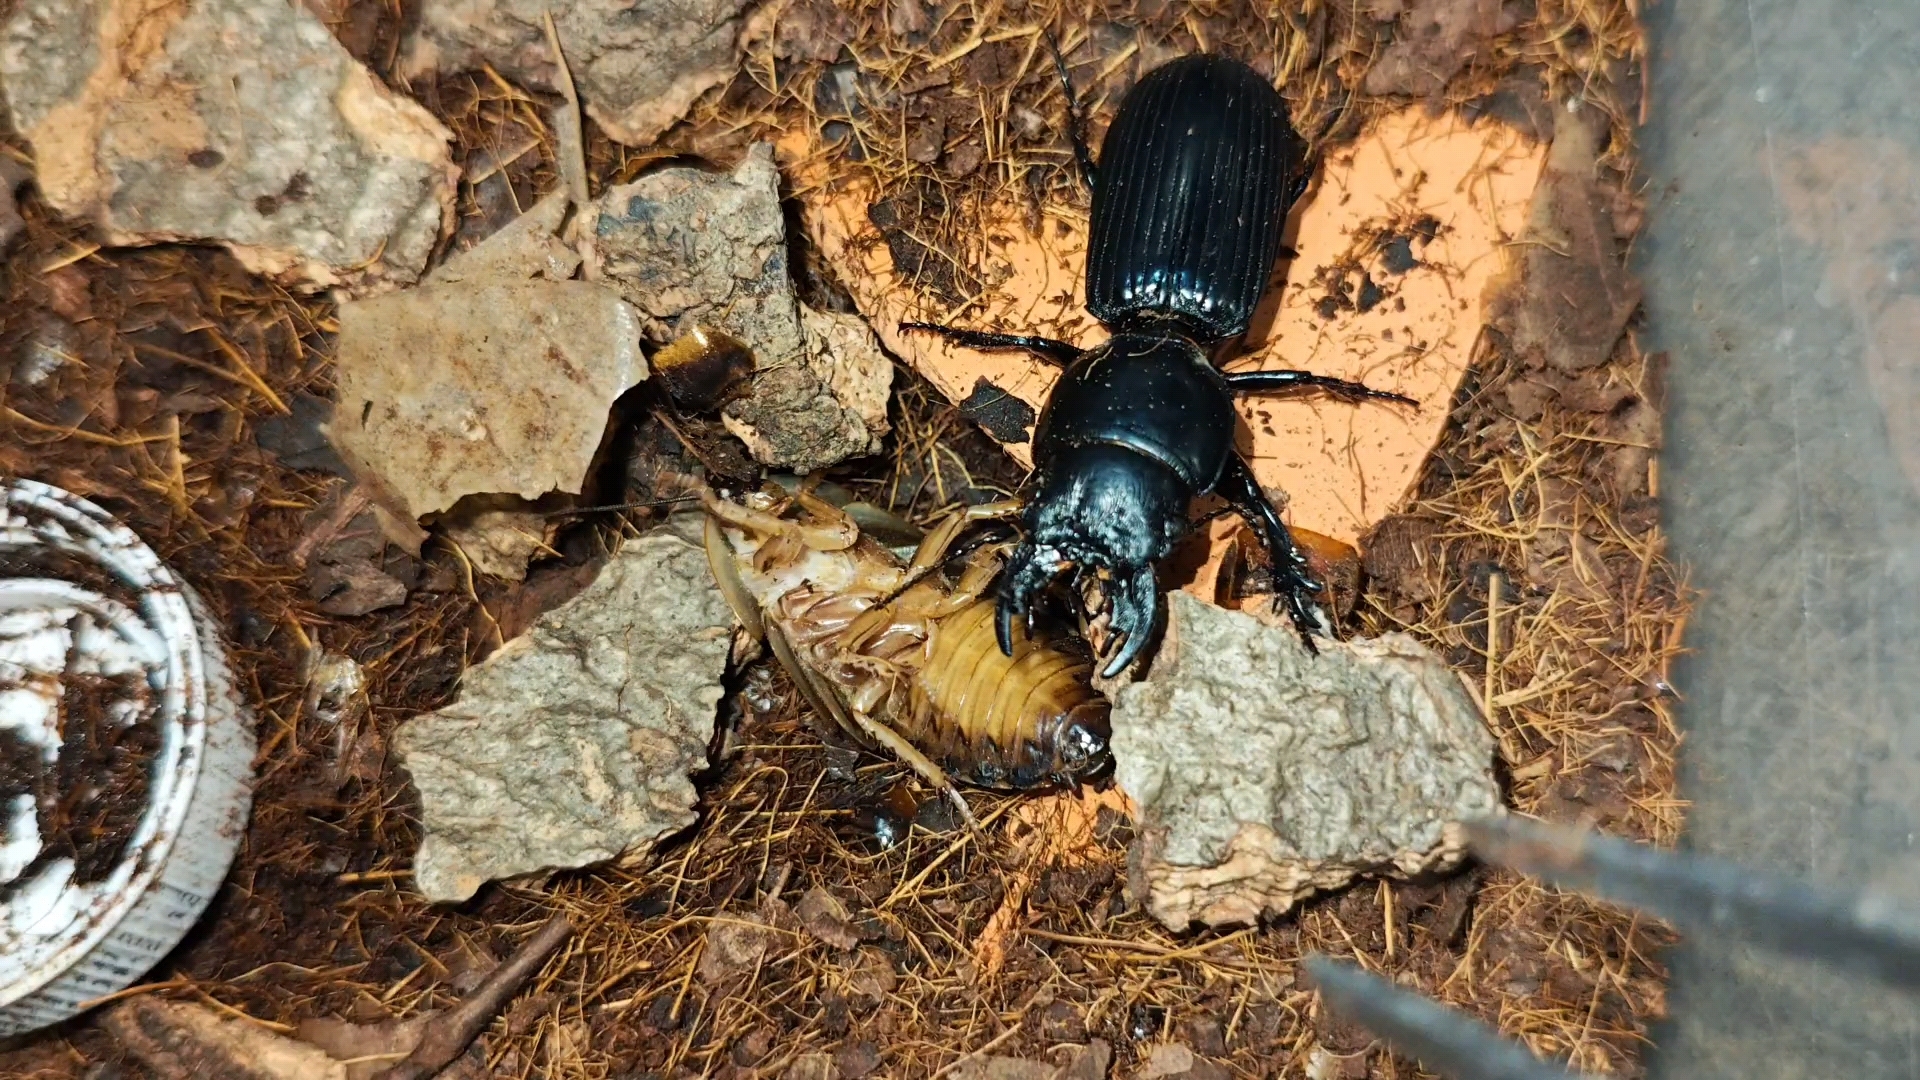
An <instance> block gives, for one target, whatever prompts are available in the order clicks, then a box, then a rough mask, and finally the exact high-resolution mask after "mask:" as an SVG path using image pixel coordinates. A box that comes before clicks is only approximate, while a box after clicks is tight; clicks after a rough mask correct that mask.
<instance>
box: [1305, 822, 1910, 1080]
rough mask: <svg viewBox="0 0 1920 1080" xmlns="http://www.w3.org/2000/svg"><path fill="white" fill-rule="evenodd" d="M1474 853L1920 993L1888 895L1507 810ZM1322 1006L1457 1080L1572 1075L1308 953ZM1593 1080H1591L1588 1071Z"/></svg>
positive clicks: (1471, 1021)
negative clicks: (1835, 887) (1827, 885)
mask: <svg viewBox="0 0 1920 1080" xmlns="http://www.w3.org/2000/svg"><path fill="white" fill-rule="evenodd" d="M1465 824H1466V829H1467V840H1468V844H1469V846H1470V847H1471V849H1472V851H1473V853H1474V854H1475V855H1476V856H1478V857H1479V858H1480V859H1482V860H1484V861H1486V862H1489V863H1495V864H1498V865H1501V866H1505V867H1507V868H1509V869H1512V870H1516V871H1519V872H1520V873H1523V874H1529V875H1532V876H1534V877H1537V878H1540V879H1542V880H1544V881H1546V882H1548V883H1549V884H1552V885H1555V886H1558V887H1560V888H1562V889H1568V890H1573V891H1577V892H1583V893H1587V894H1588V895H1591V896H1594V897H1597V898H1599V899H1602V900H1606V901H1609V902H1612V903H1615V904H1621V905H1624V906H1627V907H1634V908H1638V909H1640V910H1641V911H1644V912H1646V913H1648V914H1650V915H1654V916H1656V917H1658V918H1660V919H1663V920H1665V921H1666V922H1667V923H1668V924H1669V925H1671V926H1673V928H1674V929H1676V930H1678V931H1680V932H1681V933H1684V934H1695V935H1700V936H1711V935H1716V934H1719V935H1728V936H1732V937H1736V938H1739V939H1742V940H1744V941H1746V942H1749V943H1751V944H1753V945H1757V946H1759V947H1761V948H1764V949H1768V950H1770V951H1772V952H1775V953H1778V954H1780V955H1782V956H1794V957H1799V958H1803V959H1808V960H1815V961H1819V962H1822V963H1825V964H1829V965H1832V966H1835V967H1840V968H1845V969H1848V970H1850V971H1853V972H1855V973H1858V974H1861V975H1865V976H1867V977H1869V978H1872V979H1876V980H1878V981H1880V982H1882V983H1886V984H1888V985H1891V986H1896V987H1900V988H1902V989H1909V990H1911V989H1920V913H1917V912H1915V911H1914V910H1912V909H1911V908H1907V907H1902V906H1900V905H1899V904H1897V903H1896V902H1894V901H1892V900H1891V899H1883V898H1878V897H1873V896H1867V895H1848V894H1844V893H1838V892H1831V891H1827V890H1823V889H1820V888H1817V887H1815V886H1812V885H1809V884H1806V883H1804V882H1800V881H1796V880H1793V879H1791V878H1786V877H1779V876H1775V875H1772V874H1766V873H1761V872H1758V871H1754V870H1750V869H1748V868H1746V867H1743V866H1739V865H1736V864H1733V863H1727V862H1721V861H1717V860H1713V859H1709V858H1706V857H1703V856H1699V855H1694V854H1690V853H1680V852H1667V851H1662V850H1660V849H1658V848H1654V847H1651V846H1649V845H1646V844H1639V843H1634V842H1633V841H1629V840H1622V839H1618V838H1615V837H1609V836H1602V835H1599V834H1596V833H1591V832H1585V831H1582V830H1578V829H1571V828H1566V827H1564V826H1557V825H1547V824H1544V823H1541V822H1538V821H1534V820H1531V819H1527V818H1522V817H1519V816H1516V815H1511V814H1503V815H1500V816H1497V817H1489V818H1481V819H1478V820H1475V821H1470V822H1467V823H1465ZM1304 965H1305V967H1306V969H1307V974H1308V976H1309V977H1310V978H1312V979H1313V981H1314V983H1315V985H1317V986H1318V987H1319V989H1320V993H1321V995H1322V996H1323V997H1324V999H1325V1000H1326V1003H1327V1005H1328V1006H1329V1007H1331V1008H1333V1009H1334V1010H1335V1011H1338V1012H1342V1013H1345V1014H1347V1015H1348V1016H1349V1017H1351V1018H1352V1019H1353V1020H1355V1021H1357V1022H1358V1023H1360V1024H1362V1025H1364V1026H1365V1027H1366V1028H1368V1029H1369V1030H1371V1031H1372V1032H1373V1033H1374V1034H1375V1035H1378V1036H1380V1037H1382V1038H1384V1039H1385V1040H1386V1041H1387V1043H1388V1044H1389V1045H1391V1046H1392V1047H1393V1048H1394V1049H1395V1050H1396V1051H1398V1052H1399V1053H1402V1054H1405V1055H1407V1056H1408V1057H1411V1058H1413V1059H1415V1060H1417V1061H1419V1062H1420V1064H1421V1065H1422V1066H1423V1067H1424V1068H1426V1069H1427V1070H1428V1071H1430V1072H1434V1073H1438V1074H1440V1075H1443V1076H1448V1077H1452V1078H1454V1080H1568V1078H1569V1077H1579V1076H1580V1074H1577V1073H1574V1072H1572V1070H1571V1069H1570V1067H1569V1066H1568V1064H1567V1063H1566V1062H1564V1061H1557V1060H1553V1059H1547V1058H1541V1057H1537V1056H1535V1055H1534V1053H1533V1052H1532V1051H1531V1050H1529V1049H1527V1047H1526V1046H1524V1045H1523V1044H1521V1043H1520V1042H1518V1041H1515V1040H1513V1039H1509V1038H1507V1037H1506V1036H1504V1035H1502V1034H1500V1032H1499V1031H1498V1030H1496V1029H1495V1028H1493V1027H1491V1026H1489V1025H1487V1024H1485V1023H1483V1022H1481V1021H1479V1020H1477V1019H1475V1018H1473V1017H1471V1016H1468V1015H1467V1014H1466V1013H1464V1012H1462V1011H1460V1010H1458V1009H1454V1008H1452V1007H1449V1006H1446V1005H1442V1004H1441V1003H1439V1002H1437V1001H1434V1000H1432V999H1430V998H1428V997H1425V996H1423V995H1421V994H1418V993H1415V992H1414V991H1411V990H1406V989H1402V988H1401V987H1399V986H1396V985H1395V984H1393V983H1392V982H1389V981H1388V980H1386V979H1383V978H1381V977H1380V976H1378V975H1375V974H1372V973H1371V972H1368V971H1366V970H1365V969H1364V968H1361V967H1359V966H1358V965H1356V964H1354V963H1352V962H1349V961H1344V960H1335V959H1333V958H1331V957H1328V956H1325V955H1323V954H1318V953H1316V954H1312V955H1309V956H1308V957H1306V959H1305V961H1304ZM1587 1080H1593V1078H1587Z"/></svg>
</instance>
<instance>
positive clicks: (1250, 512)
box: [1214, 453, 1324, 656]
mask: <svg viewBox="0 0 1920 1080" xmlns="http://www.w3.org/2000/svg"><path fill="white" fill-rule="evenodd" d="M1214 490H1215V491H1216V492H1218V493H1219V495H1220V497H1221V498H1223V499H1225V500H1227V502H1229V503H1231V504H1232V505H1233V508H1234V509H1235V510H1238V511H1240V513H1241V515H1242V516H1244V517H1245V518H1246V519H1247V523H1248V524H1250V525H1252V526H1253V527H1254V528H1255V529H1258V530H1259V531H1260V534H1261V537H1262V539H1264V540H1265V541H1266V543H1267V555H1268V557H1269V558H1271V559H1272V560H1273V577H1274V584H1275V585H1277V586H1278V587H1279V589H1280V592H1281V594H1282V595H1283V596H1285V597H1286V598H1287V614H1288V616H1290V617H1291V618H1292V619H1293V626H1294V629H1296V630H1298V631H1300V640H1301V642H1302V643H1304V644H1305V645H1306V647H1307V651H1308V652H1309V653H1312V654H1314V655H1316V656H1317V655H1319V653H1320V649H1319V647H1318V646H1316V645H1314V643H1313V634H1314V632H1315V631H1318V630H1322V629H1323V627H1322V626H1319V625H1316V623H1318V622H1319V620H1317V619H1315V618H1314V617H1313V615H1314V614H1315V613H1314V612H1312V611H1310V610H1309V608H1308V605H1309V604H1311V603H1312V601H1313V598H1314V597H1315V596H1318V595H1319V594H1320V593H1321V592H1322V591H1324V587H1323V586H1322V585H1321V584H1320V583H1319V582H1317V581H1315V580H1313V578H1312V577H1311V576H1310V575H1309V574H1308V571H1307V557H1306V555H1305V554H1303V553H1302V552H1301V551H1300V547H1299V545H1298V544H1295V543H1294V542H1293V534H1292V533H1291V532H1289V531H1287V523H1286V522H1284V521H1281V520H1280V511H1278V510H1276V509H1274V507H1273V500H1272V499H1269V498H1267V493H1266V492H1264V491H1261V490H1260V483H1259V481H1257V480H1255V479H1254V478H1253V469H1251V468H1250V467H1248V465H1247V462H1246V459H1244V458H1242V457H1241V456H1240V455H1239V454H1237V453H1235V454H1230V455H1228V457H1227V467H1226V469H1225V470H1224V471H1222V472H1221V474H1220V482H1219V484H1218V485H1216V487H1215V488H1214Z"/></svg>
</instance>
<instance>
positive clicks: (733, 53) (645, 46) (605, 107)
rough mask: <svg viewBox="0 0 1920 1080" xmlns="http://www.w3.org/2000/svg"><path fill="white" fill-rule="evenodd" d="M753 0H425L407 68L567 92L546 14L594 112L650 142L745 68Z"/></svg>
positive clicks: (632, 139) (633, 138)
mask: <svg viewBox="0 0 1920 1080" xmlns="http://www.w3.org/2000/svg"><path fill="white" fill-rule="evenodd" d="M748 2H749V0H572V2H570V3H565V4H554V3H550V2H548V0H423V2H422V3H420V4H419V5H418V14H417V17H416V21H415V26H416V29H415V30H414V32H413V34H412V36H411V37H409V38H408V39H407V45H406V54H405V56H404V57H403V59H402V62H401V67H402V73H403V74H404V75H405V76H406V77H408V78H414V77H417V76H421V75H425V74H428V73H431V72H442V73H448V74H451V73H453V72H458V71H464V70H472V69H478V68H479V67H480V66H481V65H482V64H483V63H490V64H492V65H493V67H494V69H495V70H497V71H499V72H500V73H501V74H503V75H505V76H506V77H507V78H509V79H513V80H515V81H516V82H522V83H528V84H531V85H534V86H538V87H541V88H542V89H546V90H554V91H557V90H559V89H560V84H559V68H558V66H557V65H555V63H554V59H553V50H552V49H551V48H549V47H548V45H547V34H546V22H545V15H546V13H547V12H548V11H549V10H551V11H552V13H553V25H554V32H555V33H556V34H558V35H559V38H560V47H561V48H562V49H564V50H566V54H567V66H568V68H569V69H570V70H571V72H572V75H573V81H574V85H575V87H576V89H577V90H578V91H579V93H580V98H581V102H582V104H583V105H584V106H585V108H586V112H587V115H588V116H591V117H593V119H594V121H595V122H596V123H598V124H599V125H600V127H601V129H602V130H604V131H606V133H607V134H608V135H609V136H611V137H612V138H613V139H615V140H616V141H619V142H623V143H629V144H634V145H639V144H644V143H650V142H652V141H653V140H654V139H655V138H656V137H657V136H658V135H659V134H660V133H661V132H663V131H665V130H667V128H669V127H671V126H672V125H673V124H674V122H676V121H677V120H679V119H680V118H681V117H682V116H684V115H686V112H687V109H688V108H689V107H691V106H692V105H693V103H694V102H695V101H696V100H698V99H699V98H700V96H701V95H702V94H705V93H706V92H707V91H709V90H711V89H713V88H714V87H717V86H719V85H721V84H722V83H724V82H726V81H727V79H729V78H730V77H732V75H733V73H734V72H735V71H737V70H739V66H740V55H741V51H740V40H741V36H742V31H743V26H742V19H741V13H742V12H743V11H744V10H745V9H746V7H747V4H748Z"/></svg>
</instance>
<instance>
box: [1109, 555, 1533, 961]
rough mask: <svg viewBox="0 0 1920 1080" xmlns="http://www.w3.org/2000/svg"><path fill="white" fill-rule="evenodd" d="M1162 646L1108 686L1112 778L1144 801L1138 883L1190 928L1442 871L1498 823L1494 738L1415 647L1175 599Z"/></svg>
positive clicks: (1444, 671)
mask: <svg viewBox="0 0 1920 1080" xmlns="http://www.w3.org/2000/svg"><path fill="white" fill-rule="evenodd" d="M1168 607H1169V612H1168V613H1169V628H1168V632H1167V637H1166V641H1165V643H1164V644H1163V645H1162V647H1161V651H1160V654H1159V656H1157V657H1156V658H1155V660H1154V663H1153V665H1152V668H1151V669H1150V670H1149V672H1148V674H1147V676H1146V678H1145V679H1144V680H1142V681H1139V682H1135V683H1130V684H1126V685H1121V686H1118V687H1116V688H1114V690H1113V692H1112V694H1113V699H1114V709H1113V755H1114V761H1115V767H1116V778H1117V780H1118V782H1119V784H1120V786H1121V788H1122V789H1124V790H1125V791H1126V792H1127V794H1129V795H1131V796H1132V797H1133V799H1134V800H1135V801H1136V802H1137V803H1138V804H1139V807H1140V818H1139V839H1137V840H1136V841H1135V843H1134V847H1133V850H1132V851H1131V853H1130V864H1131V870H1132V879H1131V886H1132V889H1133V892H1134V894H1135V896H1136V897H1138V898H1142V899H1144V901H1145V903H1146V904H1147V907H1148V909H1149V910H1150V911H1152V913H1153V914H1154V916H1155V917H1156V918H1158V919H1160V921H1161V922H1163V923H1164V924H1166V925H1167V926H1168V927H1169V928H1172V929H1174V930H1184V929H1186V928H1187V927H1188V926H1189V925H1190V924H1191V923H1193V922H1195V921H1198V922H1201V923H1204V924H1206V925H1208V926H1219V925H1223V924H1228V923H1247V922H1252V921H1254V920H1256V919H1257V918H1259V916H1260V915H1261V914H1262V913H1263V912H1265V913H1271V914H1280V913H1284V912H1285V911H1286V910H1288V909H1289V908H1291V907H1292V906H1293V905H1294V904H1295V903H1297V902H1299V901H1300V900H1301V899H1302V898H1304V897H1305V896H1307V895H1309V894H1310V893H1313V892H1315V891H1319V890H1326V889H1333V888H1338V887H1340V886H1341V885H1344V884H1346V883H1347V882H1349V881H1351V880H1352V879H1353V878H1354V877H1355V876H1357V875H1360V874H1363V873H1374V872H1399V873H1401V874H1416V873H1421V872H1425V871H1429V870H1437V869H1443V868H1445V867H1447V866H1450V865H1452V864H1453V863H1455V862H1457V861H1458V860H1459V858H1460V857H1461V856H1462V854H1463V853H1464V845H1465V837H1464V835H1462V833H1461V831H1460V829H1459V828H1458V827H1457V825H1456V824H1454V823H1456V822H1458V821H1460V820H1462V819H1464V818H1467V817H1471V816H1476V815H1480V814H1486V813H1491V812H1496V811H1497V810H1498V808H1499V806H1500V789H1499V786H1498V784H1497V783H1496V782H1495V779H1494V775H1493V751H1494V743H1493V736H1492V735H1491V734H1490V733H1489V732H1488V731H1487V728H1486V726H1485V724H1484V723H1482V721H1481V719H1480V715H1479V712H1478V710H1477V709H1476V708H1475V706H1474V705H1473V703H1472V701H1471V700H1469V699H1468V697H1467V695H1466V692H1465V690H1464V688H1463V687H1462V686H1461V685H1460V681H1459V677H1458V675H1456V674H1455V673H1454V672H1453V671H1452V670H1451V669H1450V668H1448V667H1447V666H1446V664H1445V663H1444V662H1443V661H1442V660H1441V659H1440V658H1439V657H1438V656H1436V655H1434V654H1433V652H1432V651H1431V650H1429V649H1427V648H1426V647H1425V646H1423V645H1421V644H1420V643H1419V642H1417V641H1415V640H1414V639H1413V638H1411V637H1409V636H1407V635H1405V634H1389V635H1386V636H1385V637H1381V638H1378V639H1374V640H1361V641H1350V642H1335V641H1328V640H1325V639H1322V640H1320V641H1319V642H1318V644H1319V647H1320V655H1318V656H1311V655H1309V654H1308V653H1307V652H1306V650H1305V648H1304V647H1303V646H1302V645H1301V643H1300V639H1299V637H1298V636H1297V634H1296V633H1295V631H1294V629H1293V628H1292V626H1291V625H1282V624H1281V622H1280V620H1271V621H1268V620H1262V619H1259V618H1256V617H1255V616H1253V615H1251V614H1247V613H1244V612H1238V611H1225V610H1222V609H1220V608H1217V607H1214V606H1212V605H1210V604H1206V603H1203V602H1201V601H1199V600H1197V599H1195V598H1193V597H1192V596H1189V595H1188V594H1186V593H1184V592H1174V593H1172V594H1170V595H1169V597H1168Z"/></svg>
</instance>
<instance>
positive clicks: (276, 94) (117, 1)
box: [0, 0, 459, 289]
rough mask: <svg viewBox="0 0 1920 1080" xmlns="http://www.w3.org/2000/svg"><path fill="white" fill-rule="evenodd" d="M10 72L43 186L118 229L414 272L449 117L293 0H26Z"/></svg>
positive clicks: (314, 274)
mask: <svg viewBox="0 0 1920 1080" xmlns="http://www.w3.org/2000/svg"><path fill="white" fill-rule="evenodd" d="M0 81H3V82H4V83H5V89H6V94H5V97H6V100H7V103H8V106H9V107H10V109H11V111H12V117H13V125H14V128H15V130H17V131H19V132H21V133H22V134H24V135H25V136H26V137H27V138H28V139H29V140H30V141H31V142H32V143H33V153H34V160H35V163H36V165H37V167H38V180H39V185H40V190H41V193H42V194H43V195H44V196H45V197H46V199H47V201H48V203H50V204H51V205H52V206H53V207H54V208H55V209H57V210H59V211H60V212H61V213H63V214H66V215H68V216H70V217H78V218H89V219H91V220H93V221H94V222H95V223H96V225H97V226H98V227H99V229H100V231H101V233H102V237H103V239H105V240H106V242H107V243H110V244H121V245H126V244H151V243H165V242H170V241H193V242H199V241H211V242H214V243H219V244H224V245H226V246H227V247H228V248H229V249H230V250H232V251H233V253H234V255H235V256H237V257H238V258H239V259H240V261H241V262H242V263H243V264H245V265H246V266H247V268H248V269H250V270H253V271H254V272H256V273H261V274H266V275H270V276H272V277H274V278H276V279H278V280H280V281H281V282H282V283H284V284H286V285H288V286H290V287H298V288H308V289H318V288H327V287H332V286H347V287H350V288H358V287H372V286H377V285H380V284H385V283H393V282H398V283H410V282H413V281H415V280H418V278H419V276H420V273H421V271H422V270H423V269H424V268H425V266H426V264H427V259H428V256H429V255H431V254H432V251H433V247H434V244H435V243H436V242H437V240H438V239H439V237H440V232H441V227H442V224H443V223H444V222H445V221H447V220H450V216H451V213H452V209H453V196H454V190H455V185H456V183H457V181H458V179H459V171H458V170H457V169H456V168H455V167H454V165H453V162H452V158H451V157H450V155H449V151H448V143H449V141H450V139H451V135H450V134H449V133H448V131H447V129H446V128H445V127H444V126H442V125H441V124H440V122H439V121H438V120H435V119H434V117H433V115H432V114H431V113H429V112H427V110H425V109H424V108H422V107H420V106H419V105H418V104H416V103H415V102H413V101H412V100H410V99H408V98H405V97H402V96H401V95H398V94H395V93H393V92H391V91H389V90H387V89H386V88H385V87H384V86H381V85H380V83H379V82H378V81H377V80H375V79H374V77H373V76H372V75H371V74H369V73H368V72H367V70H366V69H365V68H364V67H362V66H361V65H360V64H359V63H358V62H356V61H355V60H354V59H353V58H352V57H351V56H349V55H348V54H347V51H346V50H345V49H343V48H341V46H340V44H339V43H338V42H337V41H335V40H334V38H333V35H332V34H331V33H329V32H328V31H327V28H326V27H325V26H324V25H322V24H321V22H320V21H319V20H318V19H317V18H315V17H314V15H313V14H312V13H311V12H309V11H308V10H307V8H306V7H305V6H303V5H301V4H298V3H288V2H287V0H190V2H181V3H171V4H159V3H151V2H145V0H22V2H21V3H20V4H19V5H18V7H17V8H16V9H15V10H14V13H13V17H12V18H11V19H10V20H8V21H7V23H6V24H5V26H4V27H0Z"/></svg>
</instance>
